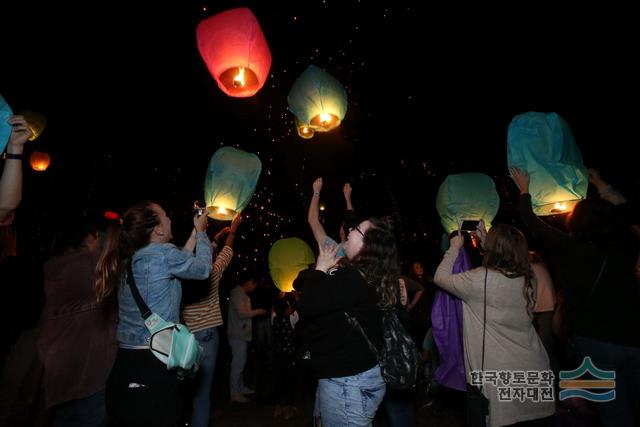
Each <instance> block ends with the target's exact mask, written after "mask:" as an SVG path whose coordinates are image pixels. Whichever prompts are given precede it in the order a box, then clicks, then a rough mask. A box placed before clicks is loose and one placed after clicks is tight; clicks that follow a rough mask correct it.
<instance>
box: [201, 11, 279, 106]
mask: <svg viewBox="0 0 640 427" xmlns="http://www.w3.org/2000/svg"><path fill="white" fill-rule="evenodd" d="M196 36H197V39H198V50H199V51H200V55H201V56H202V59H203V60H204V62H205V64H207V68H208V69H209V72H210V73H211V75H212V76H213V78H214V79H215V80H216V83H218V87H220V89H221V90H222V91H223V92H224V93H226V94H227V95H229V96H233V97H239V98H244V97H248V96H253V95H255V94H256V92H258V91H259V90H260V89H261V88H262V86H263V85H264V83H265V81H266V80H267V77H268V75H269V68H271V52H270V51H269V46H268V45H267V40H266V39H265V38H264V34H263V33H262V29H261V28H260V24H258V20H257V19H256V17H255V15H254V14H253V12H251V11H250V10H249V9H247V8H244V7H243V8H238V9H231V10H227V11H225V12H222V13H219V14H217V15H215V16H212V17H210V18H207V19H205V20H203V21H201V22H200V23H199V24H198V28H197V29H196Z"/></svg>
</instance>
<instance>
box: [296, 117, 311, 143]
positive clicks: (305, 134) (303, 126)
mask: <svg viewBox="0 0 640 427" xmlns="http://www.w3.org/2000/svg"><path fill="white" fill-rule="evenodd" d="M295 121H296V130H297V131H298V136H299V137H300V138H304V139H311V138H313V135H315V131H314V130H313V129H312V128H311V126H309V124H308V123H302V122H301V121H300V120H298V118H297V117H296V119H295Z"/></svg>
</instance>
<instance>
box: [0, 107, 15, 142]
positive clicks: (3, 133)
mask: <svg viewBox="0 0 640 427" xmlns="http://www.w3.org/2000/svg"><path fill="white" fill-rule="evenodd" d="M12 114H13V111H12V110H11V107H9V104H7V101H5V100H4V98H3V97H2V95H0V154H2V152H3V151H4V149H5V147H6V146H7V144H8V143H9V137H10V136H11V125H10V124H9V123H7V120H9V118H10V117H11V115H12Z"/></svg>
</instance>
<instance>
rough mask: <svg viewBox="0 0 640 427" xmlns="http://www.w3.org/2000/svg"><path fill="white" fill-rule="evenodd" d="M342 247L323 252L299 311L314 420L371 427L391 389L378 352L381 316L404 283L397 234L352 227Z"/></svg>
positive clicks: (378, 225) (370, 225)
mask: <svg viewBox="0 0 640 427" xmlns="http://www.w3.org/2000/svg"><path fill="white" fill-rule="evenodd" d="M346 237H347V239H346V241H345V242H344V246H343V247H344V251H345V254H346V258H345V259H340V258H337V257H336V251H337V245H335V244H333V245H326V244H325V245H320V254H319V255H318V260H317V262H316V267H315V270H313V271H310V272H309V273H308V275H307V277H306V281H305V284H304V288H303V292H302V297H301V298H300V301H299V303H298V312H299V314H300V317H301V321H303V320H304V322H305V323H306V326H305V332H304V335H305V336H304V340H305V341H306V343H307V348H308V349H309V354H308V356H310V361H311V369H312V371H313V373H314V374H315V376H316V377H317V378H318V390H317V395H316V415H319V416H320V418H321V419H322V423H323V425H325V426H336V425H346V424H347V423H349V425H363V426H366V425H371V423H372V421H373V418H374V416H375V413H376V410H377V408H378V405H379V404H380V402H381V401H382V398H383V397H384V393H385V390H386V385H385V382H384V379H383V378H382V374H381V372H380V366H379V365H378V360H377V358H376V355H375V354H374V352H373V351H372V350H371V349H370V348H369V346H368V344H367V338H365V337H364V336H363V334H362V332H361V331H360V330H358V329H357V328H356V327H354V323H355V322H353V321H350V320H349V319H353V318H355V320H357V322H358V323H359V324H360V326H361V327H362V329H363V330H364V333H365V334H366V336H367V337H368V339H369V340H370V341H371V342H372V343H373V345H374V346H375V347H376V348H377V349H381V347H382V342H383V338H382V315H383V311H382V310H383V309H386V308H390V307H392V306H394V305H395V302H396V287H397V285H396V284H397V283H398V277H399V275H400V267H399V262H398V251H397V247H396V241H395V237H394V235H393V230H392V228H391V226H390V225H389V224H388V223H386V222H384V221H381V220H378V219H374V218H371V219H368V220H366V221H362V222H360V223H359V224H358V225H357V226H355V227H353V228H352V229H351V230H350V231H349V233H348V235H347V236H346Z"/></svg>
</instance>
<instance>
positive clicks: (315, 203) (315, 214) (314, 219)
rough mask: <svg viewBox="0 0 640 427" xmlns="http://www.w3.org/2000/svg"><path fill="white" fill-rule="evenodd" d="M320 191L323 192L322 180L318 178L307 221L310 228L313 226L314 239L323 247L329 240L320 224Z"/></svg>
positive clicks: (314, 186)
mask: <svg viewBox="0 0 640 427" xmlns="http://www.w3.org/2000/svg"><path fill="white" fill-rule="evenodd" d="M320 190H322V178H318V179H316V180H315V181H314V182H313V195H312V196H311V203H310V204H309V215H308V217H307V219H308V221H309V226H311V231H312V232H313V237H315V239H316V242H318V244H320V245H322V244H324V241H325V239H326V238H327V233H326V232H325V231H324V227H323V226H322V224H321V223H320Z"/></svg>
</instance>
